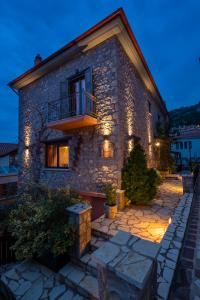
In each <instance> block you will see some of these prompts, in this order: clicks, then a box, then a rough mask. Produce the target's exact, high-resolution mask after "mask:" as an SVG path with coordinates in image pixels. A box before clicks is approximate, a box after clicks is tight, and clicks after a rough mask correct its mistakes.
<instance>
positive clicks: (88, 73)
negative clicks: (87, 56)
mask: <svg viewBox="0 0 200 300" xmlns="http://www.w3.org/2000/svg"><path fill="white" fill-rule="evenodd" d="M85 89H86V91H87V92H88V93H90V94H93V82H92V68H88V69H86V70H85Z"/></svg>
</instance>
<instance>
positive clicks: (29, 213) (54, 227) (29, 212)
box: [9, 186, 81, 259]
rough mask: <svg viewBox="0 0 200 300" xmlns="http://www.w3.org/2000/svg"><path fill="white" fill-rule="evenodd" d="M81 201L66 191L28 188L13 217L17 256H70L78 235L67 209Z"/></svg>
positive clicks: (10, 218) (11, 218) (12, 230)
mask: <svg viewBox="0 0 200 300" xmlns="http://www.w3.org/2000/svg"><path fill="white" fill-rule="evenodd" d="M80 200H81V199H80V198H79V197H78V196H77V195H76V194H75V193H73V192H71V191H69V190H65V189H60V190H48V189H46V188H45V187H42V186H29V187H28V188H26V189H25V192H24V194H23V197H22V200H21V201H20V202H19V203H18V206H17V208H16V209H14V210H12V211H11V213H10V217H9V230H10V232H11V234H12V236H13V237H14V238H15V240H16V242H15V244H14V245H13V247H12V249H13V250H14V251H15V254H16V257H17V258H18V259H25V258H31V257H33V256H38V257H39V256H42V255H43V254H44V253H45V252H46V251H49V252H51V253H53V255H55V256H58V255H60V254H64V253H67V251H68V250H69V247H71V246H72V245H73V242H74V235H75V232H74V229H73V228H72V227H71V226H70V225H69V224H68V217H67V213H66V207H68V206H70V205H73V204H75V203H77V202H80Z"/></svg>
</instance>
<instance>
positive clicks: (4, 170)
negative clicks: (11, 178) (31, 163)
mask: <svg viewBox="0 0 200 300" xmlns="http://www.w3.org/2000/svg"><path fill="white" fill-rule="evenodd" d="M17 173H18V169H17V167H16V166H0V176H1V175H2V176H5V175H6V176H7V175H10V174H17Z"/></svg>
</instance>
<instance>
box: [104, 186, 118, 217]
mask: <svg viewBox="0 0 200 300" xmlns="http://www.w3.org/2000/svg"><path fill="white" fill-rule="evenodd" d="M105 194H106V203H105V204H104V212H105V215H106V218H109V219H114V218H115V217H116V214H117V202H116V197H117V195H116V190H115V188H114V187H113V186H112V184H107V185H106V186H105Z"/></svg>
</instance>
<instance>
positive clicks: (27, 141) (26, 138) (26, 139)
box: [24, 125, 31, 147]
mask: <svg viewBox="0 0 200 300" xmlns="http://www.w3.org/2000/svg"><path fill="white" fill-rule="evenodd" d="M30 142H31V127H30V126H28V125H26V126H25V127H24V144H25V146H26V147H29V146H30Z"/></svg>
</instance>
